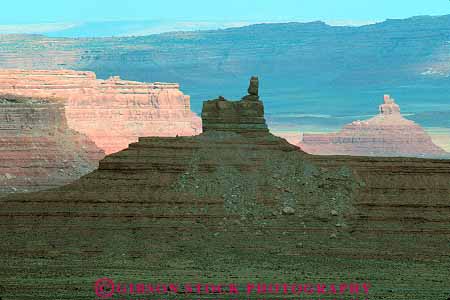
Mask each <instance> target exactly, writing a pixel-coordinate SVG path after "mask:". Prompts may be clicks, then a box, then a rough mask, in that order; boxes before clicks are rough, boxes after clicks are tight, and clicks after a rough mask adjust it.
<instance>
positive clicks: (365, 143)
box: [299, 95, 449, 157]
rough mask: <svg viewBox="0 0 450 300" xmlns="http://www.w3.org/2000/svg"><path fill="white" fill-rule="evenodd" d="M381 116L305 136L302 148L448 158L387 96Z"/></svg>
mask: <svg viewBox="0 0 450 300" xmlns="http://www.w3.org/2000/svg"><path fill="white" fill-rule="evenodd" d="M379 110H380V113H379V114H378V115H377V116H375V117H373V118H371V119H369V120H366V121H355V122H353V123H351V124H348V125H346V126H344V128H343V129H342V130H341V131H340V132H337V133H331V134H306V133H305V134H303V138H302V139H301V141H300V143H299V146H300V147H301V148H302V149H303V150H304V151H306V152H308V153H311V154H320V155H356V156H409V157H446V156H448V155H449V153H447V152H445V151H444V150H443V149H441V148H440V147H438V146H436V145H435V144H434V143H433V142H432V140H431V138H430V136H429V135H428V134H427V133H426V132H425V131H424V130H423V129H422V128H421V127H420V126H419V125H418V124H416V123H414V122H413V121H410V120H407V119H405V118H404V117H403V116H402V115H401V114H400V107H399V106H398V105H397V104H396V103H395V101H394V99H392V98H391V97H390V96H389V95H385V96H384V103H383V104H381V105H380V107H379Z"/></svg>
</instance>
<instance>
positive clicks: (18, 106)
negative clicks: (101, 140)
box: [0, 96, 105, 195]
mask: <svg viewBox="0 0 450 300" xmlns="http://www.w3.org/2000/svg"><path fill="white" fill-rule="evenodd" d="M104 155H105V154H104V152H103V151H102V150H101V149H99V148H98V147H97V146H96V145H95V144H94V142H92V141H91V140H89V138H88V137H87V136H85V135H83V134H81V133H79V132H76V131H74V130H72V129H69V127H68V126H67V122H66V118H65V114H64V105H63V104H61V103H51V102H47V101H46V100H36V99H23V98H17V97H14V98H11V97H4V96H0V195H2V194H4V193H11V192H26V191H37V190H42V189H48V188H52V187H56V186H60V185H64V184H67V183H70V182H72V181H74V180H76V179H78V178H79V177H81V176H82V175H85V174H87V173H89V172H91V171H93V170H94V169H95V168H97V166H98V161H99V160H100V159H102V158H103V157H104Z"/></svg>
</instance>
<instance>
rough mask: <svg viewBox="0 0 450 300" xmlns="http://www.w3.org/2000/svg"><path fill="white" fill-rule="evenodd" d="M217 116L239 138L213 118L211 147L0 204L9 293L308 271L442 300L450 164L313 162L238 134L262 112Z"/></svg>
mask: <svg viewBox="0 0 450 300" xmlns="http://www.w3.org/2000/svg"><path fill="white" fill-rule="evenodd" d="M239 102H240V101H239ZM239 102H238V103H239ZM209 105H212V107H213V108H214V110H213V112H214V116H219V117H217V118H220V117H222V118H224V119H229V120H230V122H231V123H230V124H229V125H230V126H229V128H227V130H223V126H219V127H217V128H218V129H217V130H215V129H214V128H213V127H208V124H217V123H219V124H221V123H222V122H219V121H221V120H217V119H213V120H211V119H209V120H208V118H209V116H208V115H205V119H204V121H205V124H206V126H207V130H206V131H205V132H204V133H202V134H200V135H198V136H193V137H166V138H160V137H143V138H140V139H139V141H138V142H136V143H133V144H131V145H130V146H129V147H128V149H126V150H123V151H120V152H118V153H114V154H111V155H109V156H107V157H106V158H105V159H104V160H102V161H101V162H100V166H99V169H98V170H95V171H94V172H92V173H90V174H88V175H86V176H84V177H83V178H81V179H80V180H77V181H76V182H74V183H73V184H71V185H69V186H65V187H61V188H58V189H54V190H51V191H45V192H39V193H35V194H28V195H15V196H11V197H8V198H7V199H4V200H2V199H0V212H1V213H0V226H2V227H1V230H0V240H1V241H2V243H3V244H2V245H3V248H2V251H0V260H1V261H2V263H3V264H2V270H3V272H0V281H1V282H2V284H3V286H4V288H3V290H2V293H3V295H5V297H10V295H11V296H13V295H17V294H18V293H20V292H21V291H23V286H21V285H18V284H17V278H19V275H20V274H23V273H25V272H26V274H27V281H26V282H25V284H27V286H26V287H27V292H28V293H29V294H27V295H28V296H30V295H32V296H34V298H44V299H45V298H46V295H48V294H49V295H54V294H56V293H58V295H64V296H66V295H67V297H75V298H77V299H81V298H88V297H89V296H92V293H93V291H92V280H93V278H97V277H98V276H99V275H98V274H102V275H100V276H104V274H110V272H111V270H114V274H117V275H116V276H122V277H124V278H141V277H147V276H148V277H149V278H152V280H153V281H154V282H165V280H167V278H168V274H169V275H170V276H169V277H170V280H171V281H173V282H208V283H209V282H211V281H217V282H219V281H220V282H233V283H236V284H239V285H242V284H246V283H248V282H255V280H259V279H260V278H261V276H267V277H268V278H269V277H270V278H273V280H276V281H277V282H298V281H299V277H298V272H296V270H299V269H302V270H303V269H305V270H308V271H305V272H303V271H302V272H303V274H302V277H301V280H302V281H305V282H324V281H326V282H328V281H329V282H336V281H341V282H345V281H347V280H349V278H351V279H352V280H358V281H359V280H364V281H368V282H370V284H371V286H372V287H373V289H372V290H371V293H370V295H371V296H372V297H376V298H380V299H381V298H389V297H390V296H392V294H393V292H392V291H396V294H395V295H396V296H398V297H399V298H401V299H407V298H408V297H410V295H414V296H417V297H418V298H420V299H437V298H439V295H441V292H442V291H441V290H439V289H429V286H430V284H433V283H434V282H447V281H446V280H447V279H448V276H447V274H448V270H447V268H448V265H449V262H450V261H449V260H450V259H449V257H448V255H447V253H448V250H449V245H448V239H447V238H446V237H448V236H449V234H450V230H449V227H448V224H449V222H450V220H449V215H450V214H449V212H450V206H449V204H448V194H449V192H450V160H425V159H417V158H378V157H350V156H339V157H327V156H313V155H308V154H305V153H304V152H302V151H301V150H300V149H299V148H298V147H295V146H293V145H291V144H289V143H287V142H286V141H285V140H283V139H281V138H278V137H275V136H273V135H271V134H270V133H269V132H265V133H263V132H258V134H249V132H247V131H243V130H242V128H241V127H240V126H237V125H239V124H240V123H239V120H241V121H242V122H243V124H248V123H247V116H248V115H249V113H250V112H251V111H253V114H252V115H256V116H258V117H262V118H263V117H264V116H263V115H261V114H260V106H255V107H253V109H254V110H252V109H251V108H249V109H248V110H244V111H242V114H241V113H239V111H238V110H237V109H235V108H237V107H240V105H242V103H241V104H233V103H231V102H228V101H225V100H223V99H221V100H216V101H213V102H209V104H208V103H206V104H205V106H204V107H205V108H206V111H205V112H207V111H209V108H210V106H209ZM217 105H219V106H217ZM230 116H232V117H230ZM225 124H226V123H225ZM443 250H446V251H443ZM268 254H269V255H268ZM24 258H26V260H25V262H24ZM43 264H48V265H51V266H52V267H51V268H43V267H42V265H43ZM393 265H395V268H393V267H392V266H393ZM30 266H31V267H30ZM149 266H150V269H149ZM399 269H400V271H401V274H408V275H407V276H404V277H402V278H399ZM380 270H381V271H380ZM411 270H414V272H412V271H411ZM380 272H382V276H380ZM424 272H425V273H426V274H428V275H429V276H430V278H428V277H425V276H424ZM86 273H87V275H83V276H81V275H80V274H86ZM60 274H64V275H65V277H64V278H67V279H61V275H60ZM236 274H239V275H238V276H236ZM73 278H76V283H75V284H76V286H77V289H74V288H73V286H74V282H73ZM360 278H362V279H360ZM31 279H36V280H38V279H39V281H38V282H37V283H35V281H33V280H31ZM56 279H59V283H58V285H57V286H55V285H45V284H42V285H40V286H39V288H33V287H35V286H36V285H37V284H39V283H40V282H54V281H55V280H56ZM400 279H401V280H400ZM405 286H408V287H410V288H408V289H405V288H404V287H405ZM78 287H79V288H78ZM203 296H204V295H199V298H201V297H203ZM207 296H209V295H207ZM280 296H281V295H280ZM333 296H334V295H333ZM256 297H257V296H256ZM53 298H54V297H53ZM53 298H51V297H47V299H53Z"/></svg>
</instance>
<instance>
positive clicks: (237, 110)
mask: <svg viewBox="0 0 450 300" xmlns="http://www.w3.org/2000/svg"><path fill="white" fill-rule="evenodd" d="M258 85H259V82H258V78H257V77H252V79H251V81H250V86H249V88H248V93H249V94H248V95H247V96H245V97H243V98H242V100H241V101H228V100H226V99H225V98H224V97H222V96H220V97H219V98H217V99H214V100H209V101H206V102H204V103H203V109H202V124H203V131H204V132H207V131H219V132H220V131H225V132H227V131H229V132H236V133H239V134H246V135H255V134H256V135H257V134H262V135H267V133H268V132H269V129H268V128H267V124H266V120H265V119H264V105H263V103H262V102H261V101H259V96H258Z"/></svg>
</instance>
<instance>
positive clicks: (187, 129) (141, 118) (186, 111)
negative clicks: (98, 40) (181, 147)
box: [0, 70, 201, 154]
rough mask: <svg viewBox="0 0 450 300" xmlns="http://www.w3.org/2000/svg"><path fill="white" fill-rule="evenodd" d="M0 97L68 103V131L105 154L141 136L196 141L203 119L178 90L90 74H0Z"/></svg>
mask: <svg viewBox="0 0 450 300" xmlns="http://www.w3.org/2000/svg"><path fill="white" fill-rule="evenodd" d="M0 93H9V94H16V95H23V96H31V97H52V98H55V97H56V98H60V99H63V100H65V101H64V102H65V105H66V117H67V122H68V124H69V127H70V128H72V129H74V130H77V131H79V132H81V133H84V134H86V135H87V136H88V137H89V138H90V139H92V140H93V141H94V142H95V143H96V144H97V146H99V147H100V148H101V149H103V150H104V151H105V152H106V153H107V154H110V153H113V152H117V151H119V150H122V149H124V148H126V147H127V146H128V144H130V143H132V142H136V141H137V139H138V137H139V136H176V135H182V136H183V135H195V134H197V133H199V132H200V131H201V121H200V119H199V118H198V117H197V116H196V115H195V114H194V113H192V112H191V110H190V97H189V96H186V95H184V94H183V93H182V92H181V91H180V90H179V85H178V84H172V83H158V82H157V83H142V82H134V81H126V80H121V79H120V78H119V77H111V78H110V79H108V80H98V79H96V76H95V74H94V73H92V72H78V71H70V70H59V71H24V70H0Z"/></svg>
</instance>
